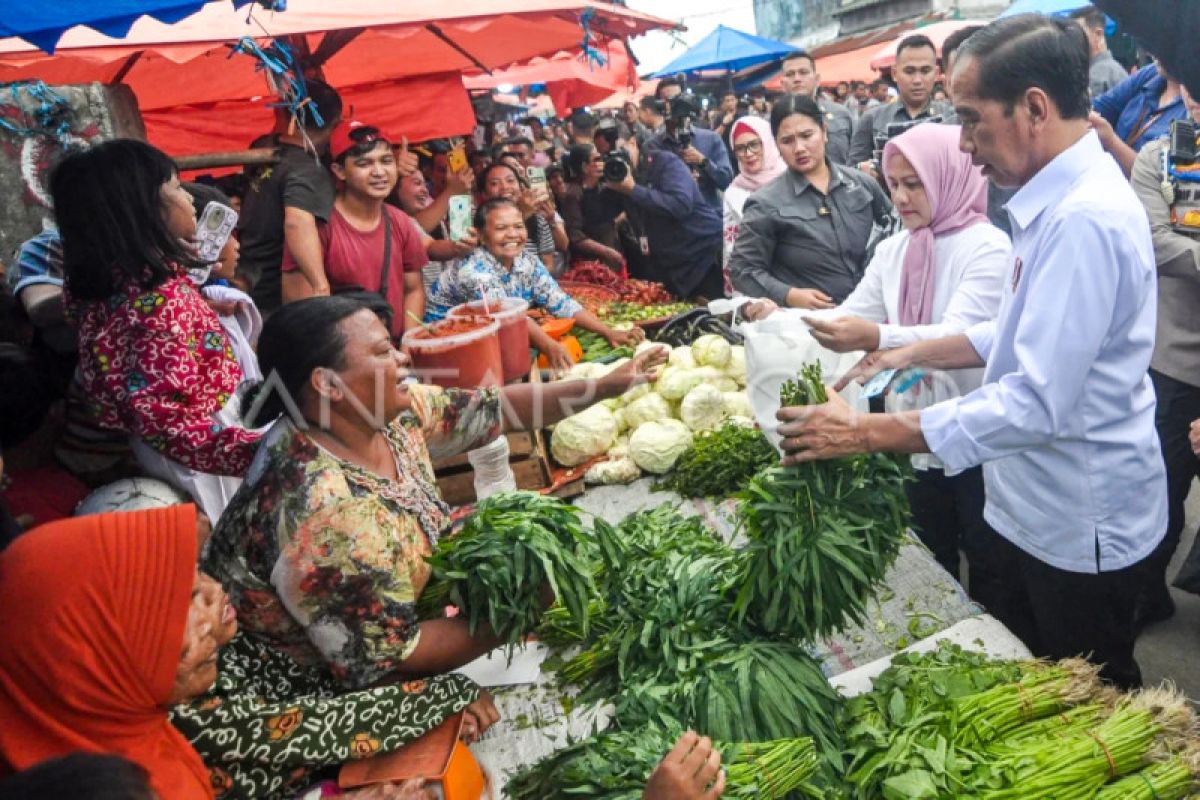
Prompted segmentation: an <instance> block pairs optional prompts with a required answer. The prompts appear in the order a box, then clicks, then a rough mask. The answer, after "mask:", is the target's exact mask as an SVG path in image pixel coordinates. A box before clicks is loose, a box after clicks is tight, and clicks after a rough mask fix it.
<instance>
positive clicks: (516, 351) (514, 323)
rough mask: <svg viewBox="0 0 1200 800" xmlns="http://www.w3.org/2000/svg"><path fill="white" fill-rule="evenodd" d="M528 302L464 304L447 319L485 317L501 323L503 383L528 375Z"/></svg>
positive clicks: (502, 301) (516, 299)
mask: <svg viewBox="0 0 1200 800" xmlns="http://www.w3.org/2000/svg"><path fill="white" fill-rule="evenodd" d="M528 310H529V303H527V302H525V301H524V300H522V299H521V298H519V297H505V298H503V299H502V300H500V301H497V302H492V301H490V300H489V301H488V302H487V303H486V304H484V303H483V301H477V302H474V303H463V304H462V305H461V306H455V307H454V308H452V309H450V313H449V315H448V316H450V317H462V316H481V315H486V316H490V317H492V318H493V319H495V320H496V321H497V322H499V323H500V333H499V337H500V365H501V366H502V367H503V369H504V382H505V383H509V382H511V381H515V380H519V379H521V378H524V377H525V376H526V375H527V374H528V373H529V321H528V319H527V318H526V317H525V312H526V311H528Z"/></svg>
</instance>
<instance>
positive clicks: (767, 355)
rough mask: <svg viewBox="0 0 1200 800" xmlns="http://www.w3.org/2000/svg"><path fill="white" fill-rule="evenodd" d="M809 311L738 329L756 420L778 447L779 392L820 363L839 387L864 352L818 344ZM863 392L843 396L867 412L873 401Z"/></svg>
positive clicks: (781, 313)
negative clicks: (807, 316)
mask: <svg viewBox="0 0 1200 800" xmlns="http://www.w3.org/2000/svg"><path fill="white" fill-rule="evenodd" d="M806 313H808V312H806V311H803V310H800V309H794V308H788V309H780V310H778V311H776V312H775V313H773V314H771V316H769V317H767V318H766V319H763V320H759V321H758V322H742V323H739V324H738V325H737V330H738V331H739V332H740V333H741V334H742V335H743V336H744V337H746V392H747V394H749V396H750V405H751V407H752V408H753V409H754V418H755V420H757V421H758V425H759V427H761V428H762V429H763V432H764V433H766V435H767V438H768V439H770V440H771V443H772V444H774V445H775V446H776V447H778V446H779V442H780V439H781V438H782V437H781V436H780V435H779V433H778V428H779V420H777V419H776V418H775V412H777V411H778V410H779V389H780V387H782V386H783V382H784V381H786V380H791V379H794V378H795V377H796V376H797V375H798V374H799V373H800V369H801V368H802V367H803V366H804V365H805V364H808V363H811V362H814V361H818V362H820V364H821V371H822V373H823V374H824V376H825V383H827V384H833V383H835V382H836V381H837V380H838V378H840V377H842V376H843V375H845V374H846V373H847V372H848V371H850V369H851V368H852V367H853V366H854V365H855V364H857V363H858V361H859V359H861V358H862V357H863V355H864V353H863V352H862V351H857V352H853V353H835V352H833V351H832V350H827V349H825V348H824V347H822V346H821V345H820V344H818V343H817V340H816V339H814V338H813V337H812V334H811V333H809V332H808V325H806V324H805V323H804V321H803V320H802V319H801V317H802V316H803V315H804V314H806ZM861 391H862V387H861V386H859V385H858V384H857V383H852V384H850V385H849V386H847V387H846V388H845V389H844V390H843V391H842V392H841V395H842V397H843V398H845V400H846V402H848V403H850V405H852V406H854V407H855V408H857V409H859V410H860V411H862V412H864V413H866V411H867V410H868V409H867V402H866V401H865V400H860V399H859V394H860V393H861Z"/></svg>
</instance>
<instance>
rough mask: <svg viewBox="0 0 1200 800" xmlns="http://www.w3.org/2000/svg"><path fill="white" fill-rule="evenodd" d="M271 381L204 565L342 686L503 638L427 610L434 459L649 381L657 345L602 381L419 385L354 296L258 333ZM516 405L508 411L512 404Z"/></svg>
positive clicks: (241, 604) (270, 629) (266, 633)
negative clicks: (421, 609) (245, 466)
mask: <svg viewBox="0 0 1200 800" xmlns="http://www.w3.org/2000/svg"><path fill="white" fill-rule="evenodd" d="M258 356H259V362H260V364H261V366H262V370H263V374H264V375H266V376H268V377H267V381H266V382H265V384H264V390H263V391H262V392H261V393H260V395H259V396H258V397H257V398H256V399H255V400H254V401H253V402H251V404H250V411H251V412H253V416H254V417H255V418H256V422H255V424H263V423H264V422H266V421H269V420H270V419H272V418H274V417H275V416H281V417H282V418H281V419H279V420H278V421H277V422H276V423H275V424H274V426H273V427H272V428H271V429H270V430H269V431H268V432H267V433H266V434H265V435H264V438H263V444H262V446H261V447H260V449H259V451H258V453H257V455H256V456H255V459H254V462H253V464H252V465H251V467H250V470H249V472H248V474H247V478H246V482H245V483H244V485H243V486H242V488H241V490H239V492H238V493H237V495H236V496H235V497H234V498H233V501H232V502H231V503H230V505H229V507H228V508H227V509H226V511H225V513H224V515H223V516H222V517H221V520H220V523H219V524H218V526H217V529H216V531H215V532H214V534H213V538H212V541H211V543H210V546H209V550H208V553H207V556H206V558H205V560H204V569H205V572H207V573H208V574H210V575H212V576H213V577H215V578H217V579H218V580H219V581H221V583H223V584H224V585H225V587H226V589H227V590H228V591H229V592H230V594H231V597H232V600H233V603H234V606H235V608H236V609H237V612H238V619H239V622H240V624H241V626H242V630H243V631H244V632H245V633H247V634H248V635H250V636H252V637H254V638H256V639H259V640H261V641H264V642H266V643H268V644H270V645H272V646H274V647H276V648H278V649H280V650H283V651H284V652H286V653H288V654H289V655H291V656H292V657H293V658H295V659H296V660H297V661H299V662H300V663H302V664H314V663H320V664H324V665H325V666H326V667H327V669H328V671H329V673H330V674H331V675H332V677H333V678H335V679H336V680H337V681H338V682H339V683H340V684H341V685H343V686H346V687H351V688H360V687H365V686H369V685H372V684H375V683H377V682H379V681H383V680H392V679H396V678H397V677H415V676H424V675H432V674H438V673H442V672H447V671H449V670H452V669H455V668H456V667H459V666H461V665H463V664H465V663H467V662H468V661H471V660H472V659H474V658H476V657H477V656H479V655H481V654H482V653H485V652H487V651H488V650H490V649H492V648H493V647H494V646H495V645H496V641H495V639H494V637H493V636H492V635H491V633H490V632H489V631H487V630H486V629H481V630H477V631H476V634H475V635H474V636H472V635H470V634H469V633H468V632H467V624H466V622H465V620H462V619H434V620H423V621H422V620H418V619H417V617H416V600H417V597H418V596H419V595H420V593H421V590H422V589H423V588H424V586H425V582H426V580H427V579H428V577H429V568H428V566H427V565H426V563H425V561H424V560H423V556H424V555H426V554H427V553H429V552H430V548H431V547H432V545H433V544H434V543H435V542H436V541H437V539H438V536H439V535H441V533H442V531H443V530H444V529H445V527H446V525H447V522H448V514H449V509H448V507H447V506H446V504H445V503H444V502H443V501H442V499H441V498H440V497H439V496H438V492H437V488H436V486H435V485H434V481H433V470H432V468H431V466H430V456H431V455H432V456H434V457H435V458H436V457H445V456H448V455H451V454H454V453H457V452H462V451H466V450H471V449H474V448H478V447H481V446H483V445H485V444H487V443H489V442H491V441H492V440H494V439H495V438H496V437H497V436H499V435H500V434H501V433H502V432H503V430H504V429H505V428H506V427H520V428H527V427H532V426H533V425H548V424H552V423H554V422H556V421H558V420H560V419H563V418H564V417H566V416H568V415H569V414H570V413H572V412H573V411H574V410H581V409H582V408H583V407H584V406H585V405H588V404H590V403H592V402H595V400H597V399H603V398H606V397H615V396H617V395H619V394H621V393H622V392H624V391H625V390H627V389H628V388H629V387H630V386H633V385H635V384H637V383H640V382H643V381H645V380H647V379H648V378H649V377H650V374H649V372H650V371H651V370H652V369H653V368H654V367H656V366H658V365H659V364H661V363H662V361H663V351H662V349H661V348H652V349H651V350H647V351H645V352H644V353H642V354H640V355H639V356H638V357H637V358H635V359H633V360H632V361H630V362H629V363H628V364H626V365H624V366H623V367H622V368H620V369H618V370H617V371H615V372H613V373H611V374H610V375H608V376H606V377H605V378H603V379H601V380H599V381H596V382H585V381H563V382H558V383H553V384H544V385H543V384H537V385H533V384H520V385H514V386H508V387H505V388H504V389H502V390H494V389H484V390H478V391H469V390H454V389H446V390H441V389H437V388H434V387H429V386H421V385H412V386H409V385H407V384H405V383H403V381H404V380H405V379H406V378H407V377H408V374H409V373H408V370H407V364H408V359H407V357H406V356H405V355H403V354H401V353H400V352H399V351H397V350H395V349H393V347H392V344H391V340H390V339H389V337H388V332H387V329H386V328H384V326H383V324H382V323H381V322H380V321H379V320H378V319H377V318H376V317H375V315H374V314H372V313H371V312H370V311H367V310H366V309H363V308H362V307H361V306H358V305H357V304H355V303H354V302H353V301H352V300H349V299H347V298H344V297H336V296H334V297H318V298H311V299H308V300H303V301H300V302H298V303H292V304H288V305H286V306H284V307H283V308H281V309H280V310H279V311H277V312H276V313H275V314H274V315H273V316H272V317H271V319H270V320H269V321H268V322H267V324H266V326H265V327H264V329H263V333H262V336H261V338H260V339H259V350H258ZM502 404H503V407H504V413H503V414H501V407H502Z"/></svg>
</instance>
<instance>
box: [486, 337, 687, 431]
mask: <svg viewBox="0 0 1200 800" xmlns="http://www.w3.org/2000/svg"><path fill="white" fill-rule="evenodd" d="M666 359H667V353H666V349H665V348H662V347H656V348H653V349H650V350H645V351H643V352H641V353H639V354H638V355H637V356H636V357H634V358H633V359H632V360H631V361H629V363H627V364H625V365H624V366H622V367H620V368H619V369H617V370H615V371H613V372H610V373H609V374H608V375H605V376H604V377H603V378H600V379H599V380H579V381H555V382H553V383H518V384H514V385H512V386H506V387H504V389H503V390H502V392H503V397H502V400H503V404H504V413H503V414H502V421H503V424H504V428H505V430H518V431H523V430H532V429H535V428H542V427H545V426H547V425H553V424H555V423H556V422H560V421H562V420H564V419H566V418H567V417H569V416H571V415H572V414H576V413H578V412H580V411H583V410H584V409H585V408H587V407H589V406H591V405H593V404H595V403H598V402H599V401H601V400H607V399H608V398H610V397H616V396H618V395H620V394H623V393H624V392H626V391H628V390H629V389H630V388H631V387H633V386H636V385H637V384H639V383H645V382H647V381H650V380H653V379H654V373H655V370H656V369H657V368H658V367H659V366H661V365H662V364H663V363H664V362H665V361H666Z"/></svg>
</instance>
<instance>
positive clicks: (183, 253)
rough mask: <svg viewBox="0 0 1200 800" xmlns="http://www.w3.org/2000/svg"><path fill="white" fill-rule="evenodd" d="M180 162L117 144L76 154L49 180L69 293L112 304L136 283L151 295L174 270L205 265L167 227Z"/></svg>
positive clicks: (135, 144) (134, 143) (144, 147)
mask: <svg viewBox="0 0 1200 800" xmlns="http://www.w3.org/2000/svg"><path fill="white" fill-rule="evenodd" d="M175 174H176V169H175V162H173V161H171V159H170V158H168V157H167V156H166V154H164V153H163V152H162V151H161V150H159V149H157V148H155V147H152V146H151V145H148V144H146V143H145V142H142V141H139V140H137V139H111V140H109V141H107V142H101V143H100V144H98V145H96V146H95V147H91V148H89V149H87V150H80V151H77V152H74V153H71V154H70V155H68V156H67V157H66V158H64V159H63V160H62V162H61V163H60V164H59V165H58V166H57V167H56V168H55V170H54V172H53V173H52V174H51V176H50V196H51V197H52V198H53V201H54V216H55V219H56V220H57V222H58V230H59V233H60V234H61V235H62V240H63V273H64V275H65V277H66V284H67V288H68V289H69V290H70V292H71V295H72V296H73V297H75V298H76V299H79V300H106V299H108V298H109V297H111V296H112V295H114V294H115V293H116V292H118V291H120V290H121V289H123V288H124V287H125V284H127V283H129V282H133V283H134V284H135V285H137V286H138V287H140V288H142V289H146V290H149V289H153V288H155V287H156V286H159V285H160V284H162V283H163V282H164V281H166V280H167V279H168V278H171V277H174V276H175V275H176V271H175V269H176V268H175V265H180V266H183V267H185V268H193V267H199V266H201V264H200V263H199V262H198V261H197V260H196V258H195V256H193V255H192V254H191V253H190V252H189V251H188V250H187V249H186V248H185V247H184V245H183V244H182V243H181V242H180V241H179V239H178V238H176V236H175V235H174V234H172V233H171V231H170V230H168V229H167V223H166V220H165V219H164V218H163V206H162V187H163V185H164V184H165V183H167V182H168V181H170V180H171V178H172V177H173V176H174V175H175Z"/></svg>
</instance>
